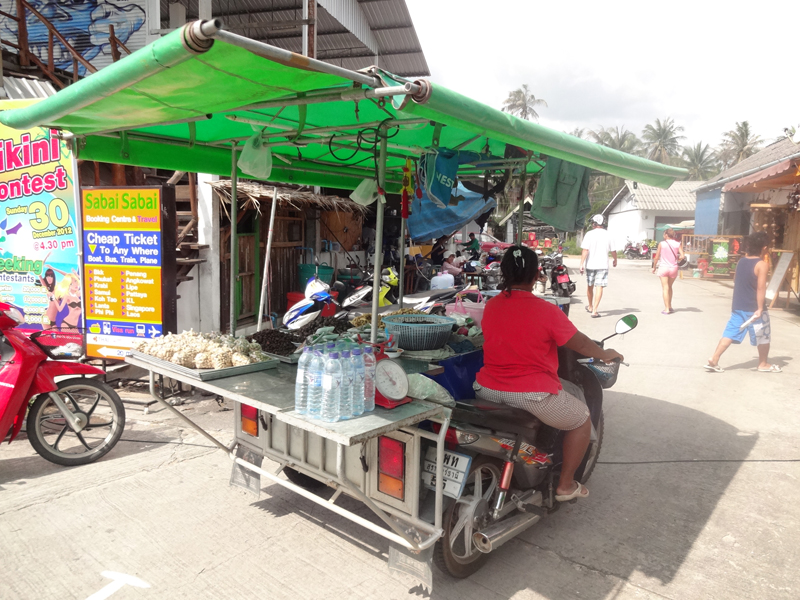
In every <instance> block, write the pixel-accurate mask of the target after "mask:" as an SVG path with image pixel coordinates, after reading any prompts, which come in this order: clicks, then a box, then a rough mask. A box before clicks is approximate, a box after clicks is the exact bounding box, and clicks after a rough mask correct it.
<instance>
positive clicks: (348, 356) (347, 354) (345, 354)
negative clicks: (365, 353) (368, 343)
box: [342, 350, 350, 358]
mask: <svg viewBox="0 0 800 600" xmlns="http://www.w3.org/2000/svg"><path fill="white" fill-rule="evenodd" d="M342 358H350V351H349V350H344V351H343V352H342Z"/></svg>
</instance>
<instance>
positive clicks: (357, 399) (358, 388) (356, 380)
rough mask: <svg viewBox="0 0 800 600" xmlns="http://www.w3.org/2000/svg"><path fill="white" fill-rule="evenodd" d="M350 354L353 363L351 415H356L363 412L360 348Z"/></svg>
mask: <svg viewBox="0 0 800 600" xmlns="http://www.w3.org/2000/svg"><path fill="white" fill-rule="evenodd" d="M350 354H351V358H350V362H351V363H353V416H354V417H357V416H359V415H361V414H364V357H363V355H362V354H361V348H355V349H354V350H353V351H352V352H351V353H350Z"/></svg>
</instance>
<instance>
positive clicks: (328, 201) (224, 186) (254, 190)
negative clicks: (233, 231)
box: [209, 179, 369, 217]
mask: <svg viewBox="0 0 800 600" xmlns="http://www.w3.org/2000/svg"><path fill="white" fill-rule="evenodd" d="M209 185H210V186H211V187H212V188H214V191H215V192H217V194H218V195H219V197H220V198H221V199H222V201H223V202H222V207H223V210H225V211H226V212H227V206H226V204H230V201H231V182H230V180H229V179H225V180H222V181H212V182H211V183H209ZM275 189H277V190H278V206H280V207H282V208H293V209H295V210H302V209H304V208H309V207H313V208H319V209H320V210H327V211H342V212H347V213H353V214H355V215H357V216H361V217H363V216H364V215H365V214H366V213H367V211H368V210H369V209H368V208H367V207H366V206H361V205H360V204H357V203H355V202H353V201H352V200H350V198H340V197H339V196H326V195H323V194H315V193H314V192H309V191H303V190H298V189H292V188H287V187H277V188H276V186H272V185H264V184H261V183H254V182H252V181H240V182H238V183H237V184H236V196H237V197H238V198H239V208H240V210H247V209H249V208H252V209H255V210H257V211H258V212H259V213H261V203H262V202H265V203H270V202H272V197H273V194H274V190H275Z"/></svg>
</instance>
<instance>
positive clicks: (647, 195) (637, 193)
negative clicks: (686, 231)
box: [603, 180, 703, 215]
mask: <svg viewBox="0 0 800 600" xmlns="http://www.w3.org/2000/svg"><path fill="white" fill-rule="evenodd" d="M702 184H703V182H702V181H676V182H674V183H673V184H672V185H671V186H670V187H669V188H668V189H666V190H664V189H661V188H657V187H653V186H650V185H645V184H643V183H634V182H633V181H629V180H625V186H624V187H623V188H622V189H620V191H619V192H617V195H616V196H614V199H613V200H612V201H611V202H609V204H608V206H606V207H605V209H603V214H604V215H605V214H608V213H609V212H611V210H612V209H613V208H614V206H616V205H617V203H618V202H620V201H621V200H622V199H624V198H628V197H630V196H632V197H633V199H634V203H635V206H636V208H637V209H639V210H676V211H685V212H690V211H693V210H694V207H695V204H696V203H697V197H696V196H695V194H694V192H693V191H692V190H694V189H696V188H697V187H698V186H700V185H702Z"/></svg>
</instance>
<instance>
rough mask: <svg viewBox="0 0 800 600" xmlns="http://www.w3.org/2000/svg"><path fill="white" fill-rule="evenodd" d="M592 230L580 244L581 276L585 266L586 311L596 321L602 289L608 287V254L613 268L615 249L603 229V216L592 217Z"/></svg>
mask: <svg viewBox="0 0 800 600" xmlns="http://www.w3.org/2000/svg"><path fill="white" fill-rule="evenodd" d="M592 222H593V223H594V228H593V229H592V230H591V231H590V232H588V233H587V234H586V235H585V236H583V242H582V243H581V249H582V251H581V275H583V273H584V265H585V266H586V269H585V271H586V284H587V288H586V299H587V300H588V303H587V305H586V311H587V312H590V313H592V318H593V319H596V318H598V317H599V316H600V315H599V314H598V313H597V307H598V306H600V300H601V299H602V298H603V288H604V287H606V286H607V285H608V253H609V252H610V253H611V256H612V257H613V259H614V263H613V264H614V266H615V267H616V266H617V249H616V247H615V245H614V242H613V240H612V238H611V234H610V233H608V231H606V230H605V229H604V228H603V215H595V216H593V217H592Z"/></svg>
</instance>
